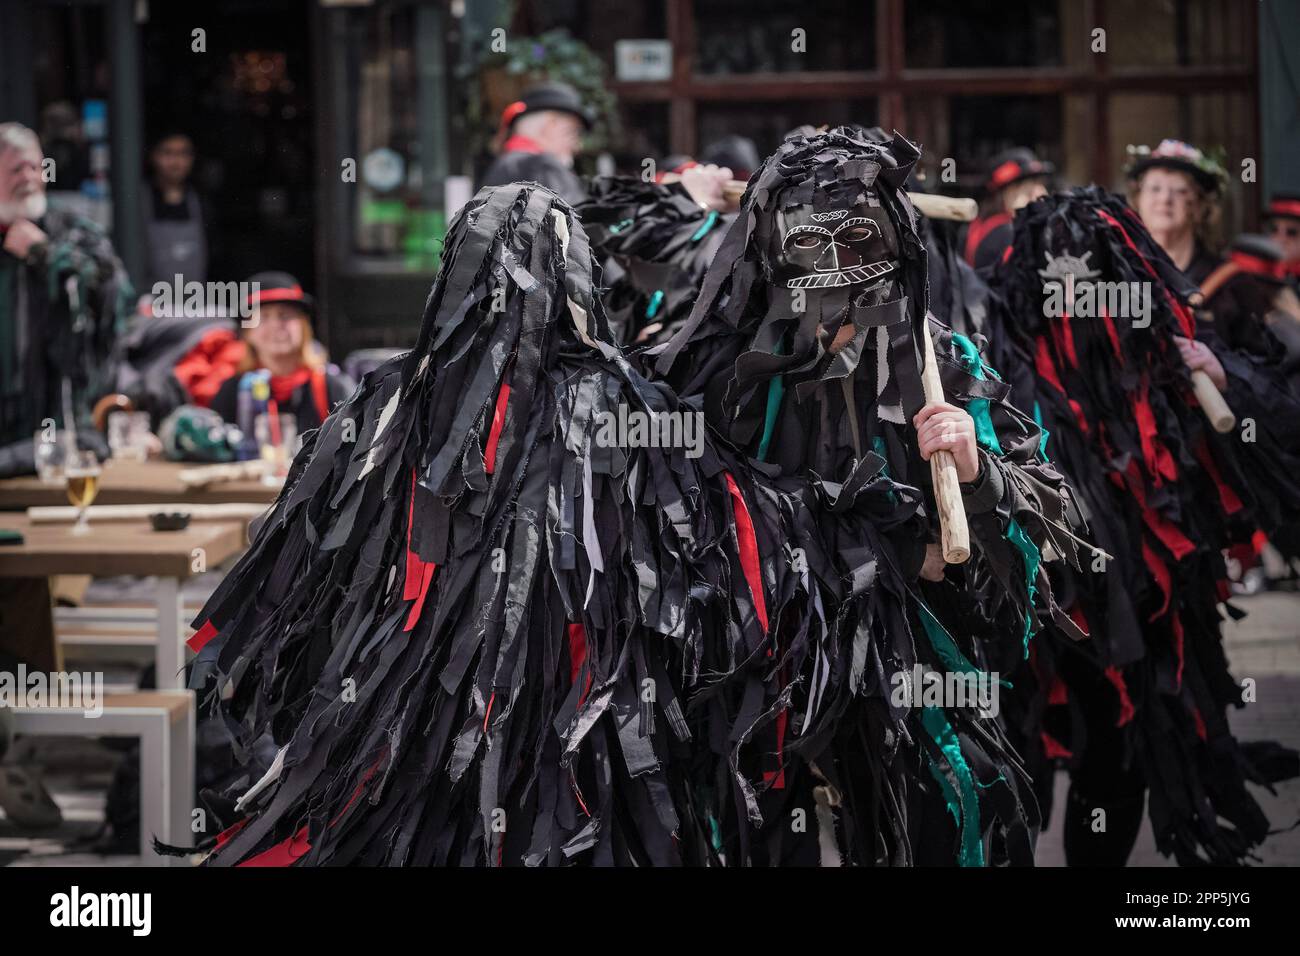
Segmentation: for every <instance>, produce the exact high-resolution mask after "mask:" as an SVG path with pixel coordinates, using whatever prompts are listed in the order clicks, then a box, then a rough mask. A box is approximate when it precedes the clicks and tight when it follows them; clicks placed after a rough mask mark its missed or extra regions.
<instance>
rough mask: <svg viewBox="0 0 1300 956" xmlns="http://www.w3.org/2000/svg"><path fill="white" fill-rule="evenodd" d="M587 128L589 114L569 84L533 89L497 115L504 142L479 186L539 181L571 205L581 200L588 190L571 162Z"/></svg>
mask: <svg viewBox="0 0 1300 956" xmlns="http://www.w3.org/2000/svg"><path fill="white" fill-rule="evenodd" d="M590 129H591V111H590V110H589V109H588V108H587V106H586V105H585V104H584V103H583V102H582V98H581V97H579V96H578V94H577V92H576V91H575V90H574V89H573V88H572V87H571V86H567V85H566V84H564V83H544V84H542V85H540V86H535V87H533V88H532V89H530V90H528V91H527V92H526V93H524V95H523V96H522V97H521V98H520V99H518V100H516V101H515V102H513V103H511V104H510V105H509V106H507V107H506V108H505V109H504V110H502V111H501V133H502V135H504V136H505V137H506V138H505V142H504V143H502V145H501V152H500V154H499V155H498V156H497V158H496V159H495V160H494V161H493V163H492V165H491V166H489V167H488V170H487V172H486V173H484V174H483V179H482V181H481V182H480V183H479V187H480V188H481V187H483V186H500V185H503V184H505V183H514V182H534V183H541V184H542V185H543V186H545V187H546V188H547V189H550V190H551V191H552V192H554V193H555V194H556V195H557V196H559V197H560V198H561V199H563V200H565V201H566V202H568V203H569V204H570V205H576V204H578V203H580V202H582V200H583V199H584V198H586V194H587V192H586V189H585V188H584V187H583V185H582V180H581V179H579V178H578V175H577V174H576V173H575V172H574V171H573V160H574V157H575V156H577V154H578V153H579V152H580V151H581V150H582V136H583V134H584V133H585V132H587V131H588V130H590Z"/></svg>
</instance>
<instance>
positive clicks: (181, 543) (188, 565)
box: [0, 514, 247, 688]
mask: <svg viewBox="0 0 1300 956" xmlns="http://www.w3.org/2000/svg"><path fill="white" fill-rule="evenodd" d="M0 528H12V529H14V530H17V531H19V532H21V533H22V535H23V539H24V543H23V544H20V545H0V577H9V578H43V577H49V576H50V575H55V574H90V575H99V576H111V575H116V574H135V575H142V576H143V575H155V576H157V578H158V588H157V595H156V602H157V607H158V644H157V647H156V649H155V652H154V659H155V662H156V664H157V671H158V676H157V681H158V686H159V687H160V688H169V687H171V688H181V687H184V686H185V672H184V668H183V665H184V663H185V646H184V643H183V641H182V636H183V635H184V633H185V628H184V627H183V626H182V624H181V617H182V614H183V613H184V608H183V605H182V602H181V591H180V584H181V581H183V580H185V579H186V578H188V577H190V576H192V575H194V574H197V573H199V572H201V571H205V570H207V569H208V568H215V567H216V566H217V565H218V564H220V563H221V562H222V561H225V560H226V559H227V558H229V557H231V556H232V555H235V554H237V553H239V552H240V551H241V550H243V548H244V545H245V542H246V533H247V532H246V529H245V523H244V522H242V521H230V522H226V521H213V522H194V523H191V525H190V526H189V527H188V528H186V529H185V530H184V531H154V530H153V528H152V527H150V525H149V523H148V522H147V521H114V522H103V523H102V524H98V525H96V524H94V523H93V522H92V524H91V525H90V532H89V533H88V534H84V535H74V534H73V533H72V525H70V524H58V525H53V524H33V523H32V522H31V521H29V520H28V519H27V517H26V516H25V515H17V514H12V515H7V514H0Z"/></svg>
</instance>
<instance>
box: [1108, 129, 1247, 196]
mask: <svg viewBox="0 0 1300 956" xmlns="http://www.w3.org/2000/svg"><path fill="white" fill-rule="evenodd" d="M1128 153H1129V155H1130V156H1132V157H1133V160H1132V162H1130V163H1129V164H1128V166H1127V167H1126V168H1125V170H1124V175H1125V176H1126V177H1127V178H1128V179H1130V180H1136V179H1138V178H1139V177H1140V176H1141V175H1142V174H1143V173H1145V172H1146V171H1147V170H1148V169H1153V168H1156V167H1159V168H1161V169H1174V170H1177V171H1178V172H1181V173H1187V175H1189V176H1191V177H1192V179H1194V180H1196V182H1197V183H1198V184H1199V185H1200V187H1201V188H1202V189H1204V190H1205V191H1206V192H1208V193H1211V194H1217V193H1219V192H1221V191H1222V190H1223V188H1224V187H1225V186H1226V185H1227V182H1228V172H1227V170H1225V169H1224V168H1223V167H1222V166H1221V165H1219V163H1218V162H1216V161H1215V160H1214V159H1212V158H1210V157H1209V156H1206V155H1205V153H1203V152H1201V150H1199V149H1197V148H1196V147H1195V146H1193V145H1191V144H1190V143H1184V142H1183V141H1182V140H1178V139H1164V140H1161V141H1160V145H1159V146H1157V147H1156V148H1155V149H1152V148H1151V147H1150V146H1130V147H1129V148H1128Z"/></svg>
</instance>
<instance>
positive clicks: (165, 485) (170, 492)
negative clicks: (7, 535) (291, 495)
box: [0, 459, 280, 511]
mask: <svg viewBox="0 0 1300 956" xmlns="http://www.w3.org/2000/svg"><path fill="white" fill-rule="evenodd" d="M193 467H194V465H192V464H185V463H182V462H178V461H129V460H119V459H114V460H111V461H107V462H105V463H104V467H103V471H102V473H101V475H100V479H99V493H98V494H97V495H96V496H95V504H97V505H142V504H147V505H151V504H219V503H221V502H227V501H231V502H246V503H252V504H265V505H269V504H271V503H272V502H273V501H275V498H276V495H278V494H279V493H280V489H279V488H275V487H271V486H269V485H264V484H262V482H261V481H260V480H257V479H246V480H243V481H223V482H216V483H213V484H210V485H206V486H205V487H202V488H187V487H186V486H185V485H183V484H181V481H180V478H179V475H180V473H181V471H182V470H183V469H186V468H193ZM67 503H68V499H67V495H66V494H65V493H64V490H63V484H62V483H59V484H54V485H49V484H43V483H42V482H41V480H40V479H39V478H37V477H36V476H35V475H28V476H24V477H22V478H5V479H3V480H0V511H17V510H21V509H24V508H31V507H33V506H37V505H66V504H67Z"/></svg>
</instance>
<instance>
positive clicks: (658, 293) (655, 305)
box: [645, 289, 664, 319]
mask: <svg viewBox="0 0 1300 956" xmlns="http://www.w3.org/2000/svg"><path fill="white" fill-rule="evenodd" d="M663 304H664V290H663V289H655V294H654V295H652V296H650V302H649V303H648V304H647V305H646V307H645V317H646V318H647V319H653V318H654V317H655V316H656V315H658V314H659V309H660V307H661V306H662V305H663Z"/></svg>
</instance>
